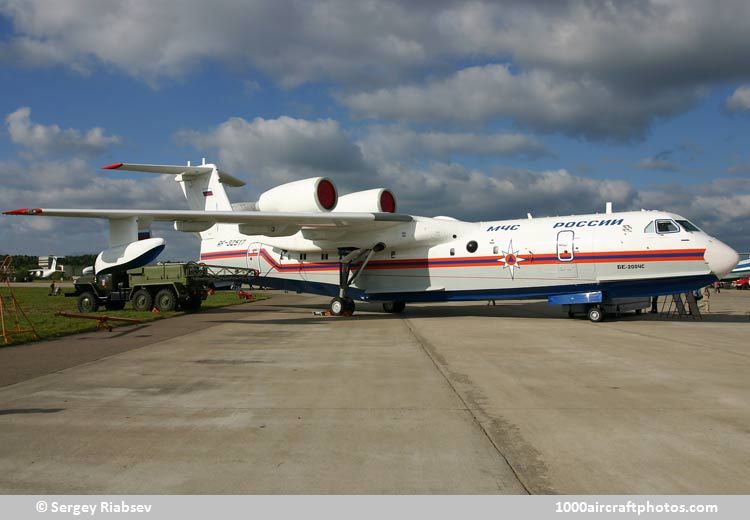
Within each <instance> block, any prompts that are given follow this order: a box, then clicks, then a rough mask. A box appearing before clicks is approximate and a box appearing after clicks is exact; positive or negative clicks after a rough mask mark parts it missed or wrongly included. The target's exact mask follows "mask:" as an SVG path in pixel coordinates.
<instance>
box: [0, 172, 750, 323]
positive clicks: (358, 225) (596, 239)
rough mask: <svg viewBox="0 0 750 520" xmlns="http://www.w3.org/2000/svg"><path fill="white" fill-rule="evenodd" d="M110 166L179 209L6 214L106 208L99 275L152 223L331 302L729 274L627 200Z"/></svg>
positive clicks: (725, 262)
mask: <svg viewBox="0 0 750 520" xmlns="http://www.w3.org/2000/svg"><path fill="white" fill-rule="evenodd" d="M105 168H106V169H110V170H131V171H140V172H150V173H159V174H169V175H173V176H174V179H175V181H176V182H177V183H178V184H179V186H180V187H181V188H182V191H183V193H184V195H185V197H186V199H187V202H188V206H189V207H190V209H189V210H138V209H46V208H34V209H17V210H13V211H7V212H6V214H10V215H31V216H51V217H83V218H102V219H107V220H108V221H109V246H110V247H109V248H108V249H106V250H105V251H102V252H101V253H100V254H99V256H98V257H97V260H96V264H95V266H94V268H95V271H96V273H97V274H104V273H107V272H111V271H113V270H122V269H128V268H132V267H137V266H140V265H144V264H146V263H149V262H151V261H153V260H154V259H155V258H156V256H158V254H159V253H160V252H161V250H162V249H163V248H164V245H165V244H164V239H162V238H151V237H150V226H151V223H152V222H153V221H172V222H174V228H175V229H176V230H177V231H184V232H191V233H197V234H198V235H199V236H200V238H201V249H200V260H201V261H202V262H205V263H210V264H217V265H226V266H236V267H250V268H254V269H258V271H259V272H260V279H259V281H258V283H259V284H260V285H262V286H266V287H274V288H282V289H288V290H294V291H298V292H306V293H314V294H323V295H329V296H332V297H333V299H332V300H331V303H330V311H331V312H332V313H333V314H335V315H340V314H350V313H352V312H353V311H354V301H355V300H360V301H378V302H383V308H384V310H385V311H386V312H401V311H403V309H404V306H405V304H406V303H407V302H442V301H460V300H494V299H504V298H513V299H517V298H548V299H549V301H550V303H565V304H577V305H581V304H583V305H585V309H587V311H588V312H589V318H591V319H592V320H593V321H598V320H600V319H601V318H602V317H603V314H604V313H603V312H602V306H603V305H605V304H606V303H607V302H611V301H613V300H615V299H618V298H629V297H647V296H655V295H664V294H676V293H680V292H686V291H690V290H694V289H696V288H699V287H702V286H705V285H707V284H709V283H711V282H714V281H715V280H717V279H720V278H722V277H723V276H724V275H726V274H727V273H729V272H730V271H731V270H732V268H733V267H734V266H735V265H736V264H737V262H738V260H739V257H738V255H737V253H736V252H735V251H734V250H733V249H732V248H730V247H729V246H727V245H725V244H724V243H722V242H720V241H719V240H717V239H716V238H713V237H711V236H709V235H707V234H706V233H704V232H703V231H701V230H700V229H699V228H698V227H697V226H695V225H694V224H693V223H691V222H690V221H689V220H687V219H686V218H684V217H681V216H679V215H675V214H673V213H668V212H663V211H631V212H617V213H613V212H611V211H607V212H606V213H602V214H590V215H569V216H560V217H549V218H531V216H530V215H529V218H526V219H521V220H498V221H488V222H463V221H459V220H456V219H453V218H450V217H433V218H430V217H419V216H414V215H407V214H403V213H397V212H396V198H395V196H394V195H393V193H392V192H391V191H389V190H387V189H383V188H378V189H372V190H367V191H359V192H355V193H350V194H347V195H342V196H338V194H337V191H336V188H335V186H334V184H333V182H332V181H331V179H328V178H325V177H315V178H309V179H304V180H299V181H295V182H290V183H287V184H283V185H281V186H277V187H275V188H273V189H271V190H269V191H266V192H265V193H263V194H262V195H261V196H260V198H259V199H258V201H257V202H242V203H236V204H232V203H231V202H230V201H229V198H228V197H227V194H226V192H225V186H242V185H243V184H244V183H243V182H242V181H241V180H239V179H237V178H235V177H233V176H231V175H229V174H227V173H225V172H224V171H222V170H220V169H219V168H217V167H216V166H215V165H213V164H206V163H205V160H204V161H203V164H201V165H194V166H190V163H188V165H187V166H169V165H149V164H123V163H117V164H111V165H109V166H105Z"/></svg>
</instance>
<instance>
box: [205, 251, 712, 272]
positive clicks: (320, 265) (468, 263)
mask: <svg viewBox="0 0 750 520" xmlns="http://www.w3.org/2000/svg"><path fill="white" fill-rule="evenodd" d="M704 253H705V249H661V250H645V251H644V250H640V251H606V252H591V253H576V254H575V258H573V260H570V261H562V260H560V259H559V258H558V257H557V255H556V254H549V253H545V254H539V255H535V254H525V255H517V256H518V258H519V260H520V262H519V264H518V265H519V266H520V267H525V266H533V265H548V264H571V263H572V264H599V263H602V264H604V263H622V264H626V263H644V262H686V261H688V262H694V261H703V255H704ZM259 254H260V256H261V257H262V258H263V259H264V260H265V261H266V262H267V263H268V264H269V265H271V266H272V267H273V268H274V269H276V270H277V271H328V270H330V271H335V270H338V268H339V264H338V262H336V261H329V262H307V261H302V262H298V261H297V262H293V263H292V262H290V263H280V262H278V261H277V260H276V259H275V258H273V256H271V255H270V254H269V253H268V251H266V250H265V249H261V251H260V253H255V252H251V253H248V252H247V251H246V250H243V249H239V250H231V251H216V252H209V253H202V254H201V260H217V259H224V258H240V257H245V256H247V257H250V258H254V257H257V256H258V255H259ZM501 258H503V257H502V256H475V257H458V258H456V257H443V258H406V259H385V260H373V261H371V262H369V263H368V264H367V269H368V270H383V269H402V270H403V269H438V268H457V267H487V266H495V265H501V264H502V263H501V262H499V260H500V259H501Z"/></svg>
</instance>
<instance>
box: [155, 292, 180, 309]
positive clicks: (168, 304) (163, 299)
mask: <svg viewBox="0 0 750 520" xmlns="http://www.w3.org/2000/svg"><path fill="white" fill-rule="evenodd" d="M155 299H156V308H157V309H159V312H169V311H173V310H175V308H176V307H177V297H176V296H175V294H174V291H173V290H172V289H162V290H161V291H159V292H158V293H156V298H155Z"/></svg>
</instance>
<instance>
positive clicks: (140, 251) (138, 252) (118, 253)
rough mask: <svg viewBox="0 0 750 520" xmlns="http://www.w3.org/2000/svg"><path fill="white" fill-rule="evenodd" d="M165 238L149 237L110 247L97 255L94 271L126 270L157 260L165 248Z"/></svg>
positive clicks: (105, 272)
mask: <svg viewBox="0 0 750 520" xmlns="http://www.w3.org/2000/svg"><path fill="white" fill-rule="evenodd" d="M165 245H166V244H165V242H164V239H163V238H147V239H146V240H138V241H136V242H131V243H129V244H124V245H120V246H115V247H110V248H109V249H105V250H104V251H102V252H101V253H99V256H97V257H96V262H95V263H94V272H95V273H96V274H107V273H110V272H112V271H125V270H127V269H133V268H134V267H141V266H142V265H146V264H148V263H150V262H153V261H154V260H156V257H157V256H159V253H161V252H162V250H164V246H165Z"/></svg>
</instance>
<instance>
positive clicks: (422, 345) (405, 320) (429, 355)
mask: <svg viewBox="0 0 750 520" xmlns="http://www.w3.org/2000/svg"><path fill="white" fill-rule="evenodd" d="M401 320H402V321H403V323H404V325H406V328H407V329H408V330H409V332H410V333H411V335H412V337H413V338H414V340H415V341H416V342H417V344H418V345H419V348H420V349H421V350H422V352H424V353H425V355H426V356H427V358H428V359H429V360H430V361H431V362H432V364H433V366H434V367H435V368H436V369H437V371H438V372H439V373H440V375H441V376H443V379H444V380H445V382H446V383H448V386H449V387H450V389H451V391H453V393H454V394H456V397H458V399H459V401H461V403H462V404H463V406H464V409H465V411H467V412H469V414H470V415H471V418H472V421H473V422H474V424H475V425H476V426H477V427H478V428H479V431H481V432H482V435H484V437H485V438H486V439H487V440H488V441H489V443H490V445H491V446H492V447H493V448H495V451H496V452H497V454H498V455H500V457H501V458H502V459H503V460H504V461H505V463H506V464H507V465H508V467H509V468H510V470H511V471H512V472H513V476H515V477H516V480H517V481H518V483H519V484H520V485H521V487H522V488H523V490H524V491H525V492H526V494H527V495H531V491H529V487H528V486H527V485H526V482H524V481H523V479H522V478H521V475H519V474H518V472H517V471H516V468H514V467H513V465H512V464H511V463H510V461H509V460H508V458H507V457H506V456H505V454H504V453H503V452H502V450H501V449H500V447H499V446H498V445H497V444H495V441H493V440H492V437H491V436H490V434H489V432H488V431H487V430H486V429H485V428H484V426H482V422H481V421H480V420H479V417H477V414H476V413H474V412H475V409H474V408H472V407H470V406H469V403H467V402H466V400H465V399H464V397H463V396H462V395H461V392H459V391H458V389H457V388H456V387H455V386H454V385H453V383H452V382H451V380H450V378H449V377H448V374H447V373H446V372H445V370H444V369H443V367H442V366H441V365H440V363H438V362H437V360H436V359H435V357H434V356H433V355H432V353H431V352H430V350H429V349H428V348H427V346H426V343H427V341H426V340H424V339H423V338H422V337H421V336H420V335H419V334H418V333H417V331H415V330H414V327H412V325H411V322H410V321H409V319H408V318H406V317H402V318H401Z"/></svg>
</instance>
